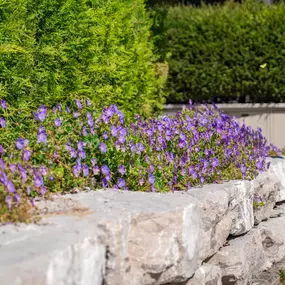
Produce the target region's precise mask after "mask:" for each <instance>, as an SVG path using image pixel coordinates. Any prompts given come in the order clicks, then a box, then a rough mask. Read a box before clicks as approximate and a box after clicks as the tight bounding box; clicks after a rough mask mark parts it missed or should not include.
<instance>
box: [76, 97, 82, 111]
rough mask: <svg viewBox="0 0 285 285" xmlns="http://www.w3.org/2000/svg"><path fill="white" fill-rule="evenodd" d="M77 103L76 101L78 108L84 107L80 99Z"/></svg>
mask: <svg viewBox="0 0 285 285" xmlns="http://www.w3.org/2000/svg"><path fill="white" fill-rule="evenodd" d="M75 103H76V106H77V108H78V109H82V104H81V102H80V101H79V100H77V99H76V100H75Z"/></svg>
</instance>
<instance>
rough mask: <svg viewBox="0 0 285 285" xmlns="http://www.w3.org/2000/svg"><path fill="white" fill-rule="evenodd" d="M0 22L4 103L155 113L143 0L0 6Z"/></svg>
mask: <svg viewBox="0 0 285 285" xmlns="http://www.w3.org/2000/svg"><path fill="white" fill-rule="evenodd" d="M0 19H1V21H0V98H5V99H6V100H7V101H8V102H9V103H10V104H11V105H13V106H16V107H26V106H29V107H31V106H38V105H39V104H41V103H43V104H46V105H48V106H52V105H55V104H56V103H57V102H58V101H60V102H64V101H70V100H71V99H72V98H74V97H77V98H78V97H84V98H90V99H91V100H92V101H93V102H94V103H95V104H96V105H99V106H100V107H101V106H102V105H109V104H111V103H112V104H117V105H118V106H120V107H121V108H122V109H123V110H124V111H125V112H131V113H134V112H137V113H140V114H143V115H149V114H150V113H152V112H153V111H155V110H157V109H161V108H162V106H163V103H164V98H163V96H164V95H163V93H162V92H161V84H162V82H163V79H161V78H159V77H158V76H157V75H156V74H155V67H154V64H153V62H154V61H155V57H154V54H153V52H152V49H153V45H152V42H151V40H150V20H149V17H148V14H147V13H146V11H145V7H144V1H143V0H11V1H7V0H0Z"/></svg>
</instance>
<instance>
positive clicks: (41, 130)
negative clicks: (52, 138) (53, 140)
mask: <svg viewBox="0 0 285 285" xmlns="http://www.w3.org/2000/svg"><path fill="white" fill-rule="evenodd" d="M38 142H39V143H47V134H46V131H45V129H44V127H43V126H40V128H39V132H38Z"/></svg>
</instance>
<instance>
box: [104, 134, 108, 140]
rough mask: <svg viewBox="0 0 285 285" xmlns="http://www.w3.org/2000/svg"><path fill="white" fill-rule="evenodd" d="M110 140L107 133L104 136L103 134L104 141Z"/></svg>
mask: <svg viewBox="0 0 285 285" xmlns="http://www.w3.org/2000/svg"><path fill="white" fill-rule="evenodd" d="M108 138H109V136H108V134H107V132H104V134H103V139H104V140H107V139H108Z"/></svg>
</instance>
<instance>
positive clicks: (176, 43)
mask: <svg viewBox="0 0 285 285" xmlns="http://www.w3.org/2000/svg"><path fill="white" fill-rule="evenodd" d="M284 23H285V5H284V4H279V5H270V6H268V5H266V4H261V3H259V4H258V3H252V2H246V3H244V4H242V5H240V4H233V3H228V4H226V5H223V6H212V7H208V6H203V7H201V8H192V7H181V6H180V7H172V8H169V10H168V14H167V17H166V19H165V21H164V23H163V28H164V36H165V37H164V43H163V44H162V43H161V42H159V45H160V50H161V52H162V54H163V56H162V58H163V59H167V60H168V63H169V79H168V87H169V89H170V93H171V95H170V96H169V99H168V101H169V102H177V103H178V102H186V101H187V100H188V99H189V98H192V99H194V100H199V101H202V100H212V99H214V100H215V101H219V99H220V100H222V101H231V100H238V101H240V102H243V101H250V102H270V101H274V102H284V101H285V24H284Z"/></svg>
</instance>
